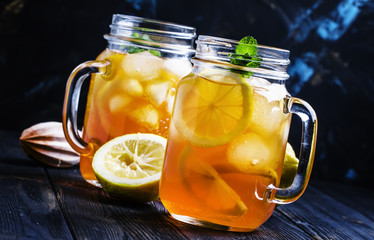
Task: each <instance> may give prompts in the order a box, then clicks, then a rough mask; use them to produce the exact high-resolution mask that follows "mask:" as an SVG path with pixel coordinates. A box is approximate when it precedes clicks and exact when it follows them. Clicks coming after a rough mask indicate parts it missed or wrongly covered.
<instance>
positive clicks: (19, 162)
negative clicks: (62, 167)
mask: <svg viewBox="0 0 374 240" xmlns="http://www.w3.org/2000/svg"><path fill="white" fill-rule="evenodd" d="M4 135H5V136H7V138H4ZM0 138H1V139H7V142H4V141H2V142H0V189H1V190H0V219H1V221H0V239H73V238H72V236H71V234H70V230H69V228H68V226H67V224H66V222H65V219H64V216H63V214H62V212H61V210H60V207H59V205H58V202H57V199H56V197H55V194H54V192H53V191H52V188H51V186H50V183H49V180H48V178H47V175H46V173H45V170H44V167H42V166H41V165H39V164H38V163H36V162H34V161H32V160H30V159H28V158H26V157H24V156H23V155H22V151H21V150H20V147H19V145H18V141H17V139H18V138H16V137H15V134H9V133H6V134H5V133H4V132H3V131H1V132H0Z"/></svg>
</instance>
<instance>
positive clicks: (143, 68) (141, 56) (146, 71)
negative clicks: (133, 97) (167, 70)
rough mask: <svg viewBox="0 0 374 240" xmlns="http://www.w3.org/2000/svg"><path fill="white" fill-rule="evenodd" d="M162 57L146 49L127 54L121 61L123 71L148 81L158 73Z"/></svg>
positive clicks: (140, 79)
mask: <svg viewBox="0 0 374 240" xmlns="http://www.w3.org/2000/svg"><path fill="white" fill-rule="evenodd" d="M162 62H163V61H162V59H161V58H159V57H156V56H154V55H153V54H151V53H150V52H148V51H144V52H140V53H133V54H127V55H126V56H125V57H124V58H123V61H122V67H123V70H124V71H125V73H126V74H127V75H128V76H130V77H133V78H137V79H138V80H139V81H149V80H153V79H155V78H157V77H158V76H159V75H160V71H161V68H162Z"/></svg>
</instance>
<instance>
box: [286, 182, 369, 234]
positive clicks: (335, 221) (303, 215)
mask: <svg viewBox="0 0 374 240" xmlns="http://www.w3.org/2000/svg"><path fill="white" fill-rule="evenodd" d="M279 211H281V212H282V213H283V214H284V215H285V216H287V217H288V218H289V219H290V220H291V221H292V222H294V224H296V225H297V226H299V227H300V228H301V229H303V230H304V231H306V232H308V233H310V234H311V235H312V236H313V238H314V239H342V240H344V239H374V222H373V221H372V220H371V219H369V218H368V217H366V216H365V215H364V214H362V213H361V212H358V211H356V210H355V209H353V208H351V207H350V206H347V205H345V204H343V203H342V202H341V201H338V200H336V199H335V198H332V197H331V196H329V195H326V194H324V193H323V192H321V191H319V190H318V189H316V188H315V187H313V186H309V187H308V189H307V191H306V192H305V193H304V195H303V196H302V197H301V199H299V200H298V201H296V202H295V203H293V204H291V205H285V206H281V207H279Z"/></svg>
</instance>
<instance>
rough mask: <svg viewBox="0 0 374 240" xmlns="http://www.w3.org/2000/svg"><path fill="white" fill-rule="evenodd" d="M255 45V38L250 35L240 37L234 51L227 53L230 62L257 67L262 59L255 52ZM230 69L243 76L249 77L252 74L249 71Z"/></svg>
mask: <svg viewBox="0 0 374 240" xmlns="http://www.w3.org/2000/svg"><path fill="white" fill-rule="evenodd" d="M257 45H258V43H257V40H256V39H255V38H253V37H252V36H246V37H244V38H242V39H240V41H239V44H238V46H237V47H236V48H235V53H231V54H229V55H228V57H229V58H230V62H231V63H232V64H234V65H238V66H246V67H250V68H257V67H259V66H260V65H261V61H262V59H261V58H260V56H259V55H258V54H257ZM231 71H233V72H237V73H240V74H241V75H242V76H243V77H250V76H251V75H253V73H252V72H250V71H243V70H238V69H232V70H231Z"/></svg>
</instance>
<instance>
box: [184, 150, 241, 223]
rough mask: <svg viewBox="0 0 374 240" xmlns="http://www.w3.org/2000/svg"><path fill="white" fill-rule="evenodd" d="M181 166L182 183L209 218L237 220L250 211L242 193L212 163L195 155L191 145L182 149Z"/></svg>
mask: <svg viewBox="0 0 374 240" xmlns="http://www.w3.org/2000/svg"><path fill="white" fill-rule="evenodd" d="M178 166H179V173H180V175H181V178H182V181H183V185H184V186H185V187H186V189H188V190H189V191H190V194H191V196H192V197H193V198H194V199H195V200H196V201H197V202H198V203H199V205H200V206H202V208H203V209H204V210H202V211H203V212H204V215H206V217H209V218H211V217H213V218H217V219H221V220H234V219H237V218H239V217H240V216H242V215H244V214H245V213H246V212H247V210H248V209H247V206H246V205H245V204H244V202H243V201H242V200H241V198H240V196H239V195H238V194H237V193H236V192H235V191H234V190H233V189H232V188H231V187H230V186H229V185H228V184H227V183H226V182H225V181H224V180H223V179H222V178H221V176H220V175H219V174H218V173H217V171H216V170H215V169H214V168H213V167H212V166H211V165H209V164H208V163H206V162H205V161H204V160H202V159H200V158H199V157H197V156H196V155H194V154H193V151H192V148H191V146H190V145H187V146H186V147H185V148H184V149H183V150H182V152H181V155H180V157H179V159H178Z"/></svg>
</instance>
